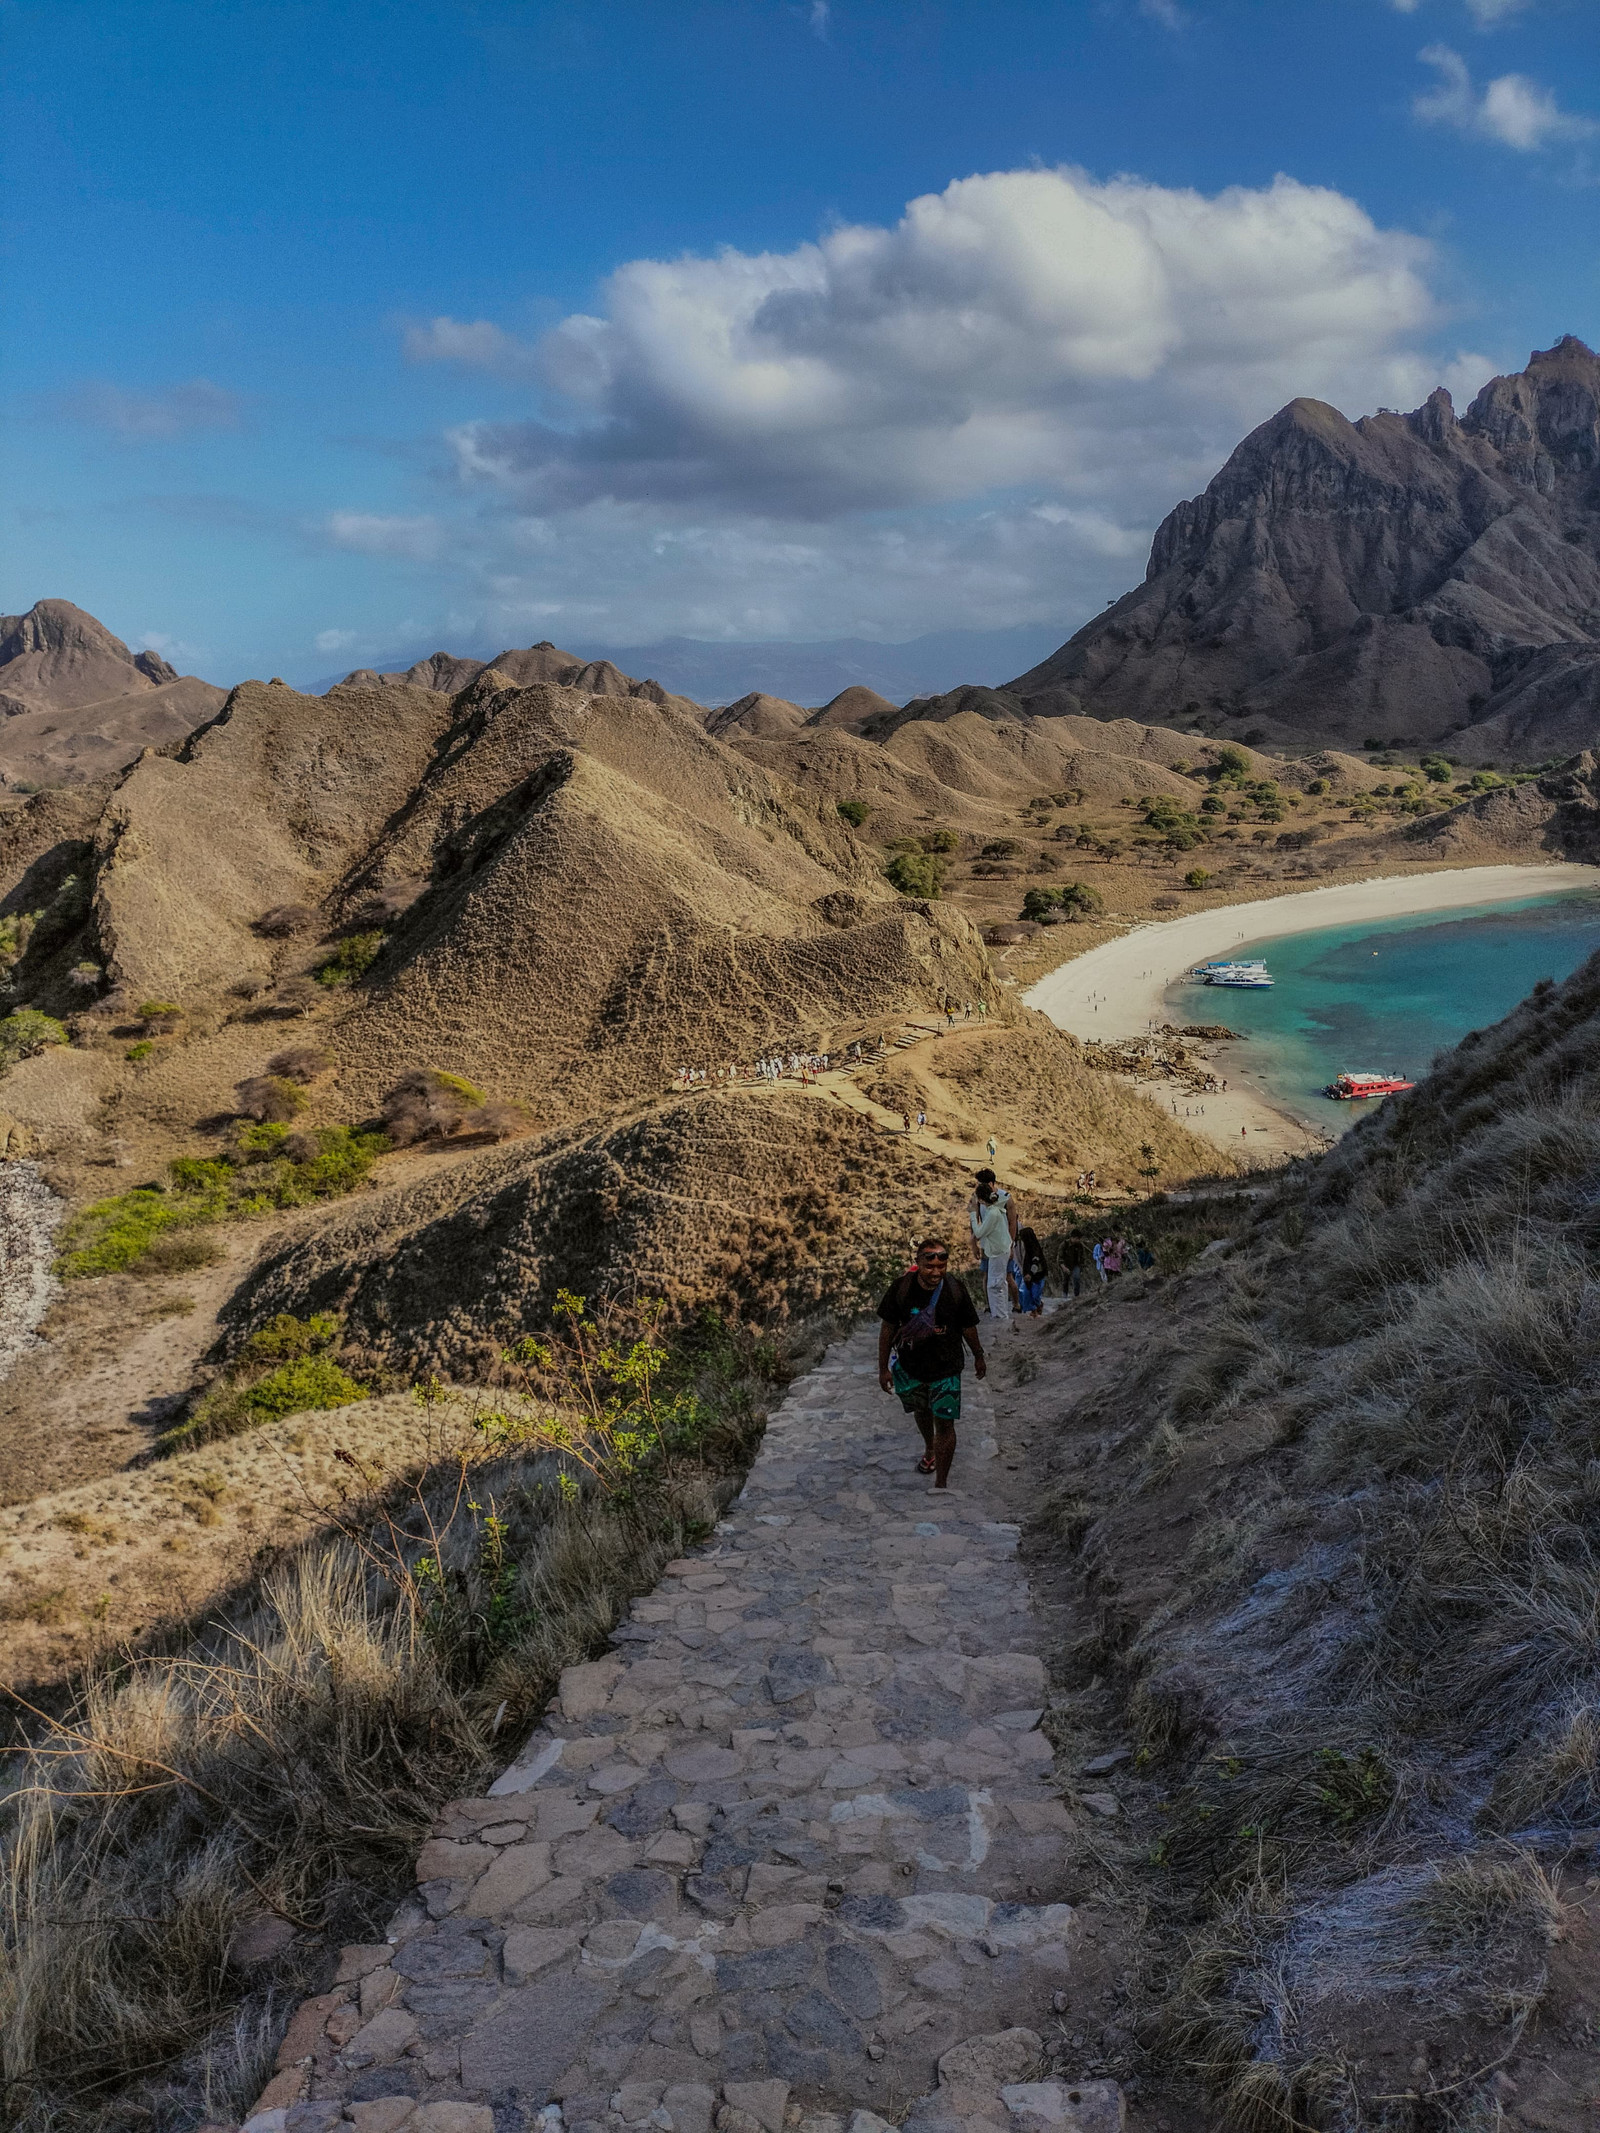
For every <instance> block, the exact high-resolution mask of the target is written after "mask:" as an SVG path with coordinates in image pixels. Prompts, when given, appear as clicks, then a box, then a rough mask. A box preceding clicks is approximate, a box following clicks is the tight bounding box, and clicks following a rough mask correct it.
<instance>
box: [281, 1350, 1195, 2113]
mask: <svg viewBox="0 0 1600 2133" xmlns="http://www.w3.org/2000/svg"><path fill="white" fill-rule="evenodd" d="M1041 1330H1042V1329H1041V1328H1039V1327H1038V1326H1035V1325H1024V1324H1020V1323H1018V1324H1017V1325H1015V1326H1013V1327H1010V1328H1004V1329H992V1332H991V1338H990V1348H991V1356H992V1367H991V1376H990V1379H989V1383H988V1385H987V1386H976V1385H975V1384H974V1382H973V1380H972V1379H971V1377H970V1376H969V1377H968V1379H967V1409H966V1418H965V1422H964V1425H963V1433H962V1446H961V1450H960V1452H959V1453H958V1456H957V1463H956V1471H955V1475H954V1482H955V1486H953V1487H952V1488H951V1489H950V1490H949V1491H948V1492H945V1493H944V1494H938V1493H937V1492H934V1491H932V1490H931V1489H930V1488H929V1486H928V1484H927V1483H926V1482H925V1481H924V1480H922V1479H921V1478H919V1477H918V1476H917V1474H916V1473H915V1472H914V1471H913V1460H914V1458H915V1454H916V1449H917V1440H916V1437H915V1434H914V1432H913V1431H912V1430H911V1428H910V1425H909V1423H908V1422H907V1421H906V1420H905V1418H904V1417H903V1416H902V1415H901V1414H900V1411H899V1408H898V1405H897V1404H896V1403H894V1402H893V1401H891V1400H889V1399H888V1398H886V1397H885V1396H884V1395H883V1394H882V1393H881V1392H880V1390H879V1388H878V1384H877V1373H876V1360H875V1327H874V1324H873V1322H870V1321H869V1322H868V1323H867V1324H866V1325H864V1326H862V1327H861V1328H859V1329H858V1330H857V1332H856V1333H854V1334H853V1335H851V1336H850V1338H849V1339H847V1340H845V1341H842V1342H840V1343H838V1344H837V1345H836V1346H835V1347H833V1348H832V1349H830V1350H829V1352H828V1354H827V1355H826V1357H825V1358H824V1359H823V1361H822V1363H821V1365H820V1366H819V1367H818V1368H817V1369H816V1370H815V1371H814V1372H813V1373H812V1374H811V1375H810V1376H809V1377H807V1378H804V1379H802V1380H800V1381H799V1382H798V1383H796V1384H795V1385H794V1386H793V1387H792V1388H791V1389H790V1391H789V1393H788V1395H787V1397H786V1398H785V1400H784V1402H783V1405H782V1407H781V1408H780V1409H779V1411H778V1412H777V1414H776V1415H775V1416H774V1417H773V1420H772V1422H771V1424H770V1426H769V1429H768V1432H767V1436H766V1439H765V1442H764V1444H763V1447H762V1450H761V1453H760V1456H759V1458H758V1460H757V1462H756V1465H755V1467H754V1469H753V1470H752V1472H751V1475H750V1479H749V1481H748V1483H747V1485H746V1488H745V1490H744V1493H743V1494H742V1496H741V1497H740V1498H739V1500H738V1502H737V1503H736V1504H735V1505H734V1506H733V1508H732V1509H731V1511H730V1513H729V1515H728V1517H727V1518H726V1520H725V1521H724V1522H723V1524H722V1525H721V1526H720V1527H719V1528H718V1530H717V1533H716V1535H715V1536H714V1538H713V1539H712V1540H711V1541H710V1542H709V1543H708V1544H707V1545H706V1546H705V1547H704V1548H703V1549H701V1550H700V1551H698V1552H697V1553H696V1554H695V1555H694V1556H692V1557H689V1558H687V1559H684V1560H682V1561H679V1562H677V1563H674V1564H672V1565H670V1566H669V1569H668V1573H667V1576H666V1578H665V1580H664V1581H663V1583H662V1585H661V1586H660V1587H659V1588H658V1589H657V1591H656V1592H655V1593H653V1594H652V1595H651V1596H650V1597H649V1598H647V1599H644V1600H641V1601H639V1602H637V1603H636V1604H635V1606H634V1608H633V1610H632V1614H631V1617H630V1619H629V1620H628V1621H627V1622H625V1623H624V1624H623V1626H622V1627H621V1628H620V1629H619V1630H618V1631H617V1632H616V1633H615V1635H614V1637H613V1639H612V1644H613V1650H612V1651H611V1652H610V1653H609V1654H608V1655H606V1656H605V1657H603V1658H601V1659H599V1660H597V1661H595V1662H593V1663H592V1664H589V1665H584V1666H579V1667H574V1668H571V1669H569V1670H568V1672H567V1673H566V1674H565V1675H564V1676H563V1677H562V1684H561V1691H560V1695H559V1697H558V1699H557V1702H556V1704H555V1705H554V1706H553V1707H552V1709H551V1710H550V1712H549V1713H548V1714H547V1715H546V1717H545V1719H544V1720H543V1721H542V1722H541V1724H540V1725H539V1727H538V1728H537V1729H536V1731H535V1733H534V1735H533V1737H532V1738H531V1739H530V1740H529V1741H528V1742H527V1743H526V1744H525V1746H524V1747H523V1749H522V1750H521V1752H520V1753H519V1754H518V1756H517V1757H516V1759H515V1761H514V1762H513V1764H512V1766H511V1767H510V1768H509V1769H508V1770H507V1771H506V1772H505V1773H504V1775H503V1776H501V1777H500V1778H499V1779H498V1780H497V1782H496V1783H495V1784H494V1785H493V1786H492V1787H491V1788H490V1790H489V1793H488V1794H487V1796H485V1797H482V1798H477V1799H468V1800H461V1801H458V1802H456V1803H454V1805H453V1806H452V1807H450V1808H448V1809H447V1810H446V1811H445V1813H444V1814H443V1815H442V1816H441V1818H440V1820H439V1822H438V1824H437V1825H436V1835H435V1837H434V1839H433V1840H432V1841H431V1842H430V1843H429V1844H428V1845H427V1846H426V1847H425V1848H424V1850H423V1852H422V1854H421V1856H420V1857H419V1859H418V1862H417V1876H418V1883H419V1886H418V1891H417V1894H416V1896H415V1897H414V1898H411V1899H408V1900H407V1901H406V1902H405V1903H404V1904H403V1905H402V1906H401V1908H400V1910H399V1912H398V1913H397V1915H396V1917H395V1919H394V1921H393V1924H392V1926H391V1929H390V1937H389V1939H388V1941H387V1943H383V1944H379V1945H376V1946H373V1947H368V1948H350V1949H346V1950H345V1951H344V1954H343V1957H342V1959H341V1962H340V1966H339V1969H338V1973H337V1978H336V1981H335V1983H334V1986H333V1989H332V1990H331V1991H330V1992H329V1993H327V1994H325V1995H323V1996H322V1997H321V1998H319V1999H317V2000H313V2001H309V2002H307V2003H306V2004H305V2005H304V2006H303V2007H302V2008H301V2010H300V2012H299V2013H298V2015H297V2016H296V2017H295V2019H294V2022H293V2024H292V2026H291V2029H290V2032H289V2035H288V2037H287V2039H286V2041H285V2045H284V2049H283V2051H282V2053H281V2054H280V2059H279V2067H280V2071H279V2072H278V2073H277V2074H276V2075H275V2077H274V2079H273V2081H272V2083H271V2085H270V2086H269V2088H268V2090H267V2091H266V2093H265V2094H264V2095H263V2096H262V2098H261V2099H260V2101H259V2103H258V2105H257V2108H256V2112H255V2114H254V2116H253V2117H252V2119H251V2120H249V2121H247V2133H280V2128H282V2127H283V2126H284V2124H285V2122H286V2121H285V2119H284V2118H283V2117H282V2116H280V2114H283V2113H286V2112H288V2111H290V2110H293V2111H294V2113H295V2116H294V2120H293V2126H294V2129H295V2133H299V2129H300V2128H301V2127H305V2128H307V2129H310V2128H311V2127H312V2125H313V2122H315V2125H316V2127H317V2128H319V2129H324V2128H325V2129H326V2133H332V2128H333V2126H334V2125H335V2124H336V2123H337V2121H338V2120H339V2118H340V2116H341V2113H353V2114H356V2122H357V2124H358V2125H359V2126H362V2127H363V2128H364V2129H365V2133H374V2129H377V2128H378V2127H379V2123H380V2116H381V2127H382V2133H391V2129H395V2133H397V2129H398V2128H399V2127H401V2126H402V2124H404V2123H405V2122H406V2121H407V2120H408V2119H410V2118H411V2117H412V2116H413V2108H414V2107H417V2106H419V2107H420V2110H418V2111H417V2113H416V2118H417V2123H416V2128H415V2133H492V2129H493V2128H494V2127H495V2126H496V2125H501V2124H511V2123H514V2124H516V2125H517V2126H518V2127H525V2126H526V2127H531V2126H534V2125H539V2126H543V2127H547V2128H549V2127H555V2126H558V2125H563V2126H571V2127H585V2128H588V2129H590V2133H611V2129H617V2128H620V2127H622V2126H624V2125H629V2124H643V2123H649V2124H652V2125H655V2126H660V2127H663V2128H672V2129H678V2133H690V2129H692V2133H708V2129H709V2128H710V2127H711V2125H712V2123H713V2120H715V2123H716V2124H717V2125H718V2127H719V2128H722V2129H723V2133H784V2128H785V2127H786V2126H795V2125H798V2126H801V2127H804V2128H807V2129H808V2133H846V2129H847V2128H848V2129H849V2133H875V2129H877V2128H879V2127H881V2126H883V2125H884V2124H885V2123H886V2121H892V2122H895V2123H901V2122H903V2123H905V2124H906V2125H907V2126H908V2127H910V2128H912V2129H913V2133H954V2129H955V2128H957V2127H960V2126H966V2127H972V2126H985V2125H988V2126H993V2127H995V2128H1001V2127H1005V2128H1011V2129H1016V2128H1023V2127H1039V2126H1043V2125H1061V2126H1068V2127H1072V2128H1075V2129H1077V2133H1115V2129H1117V2128H1119V2127H1121V2125H1122V2124H1123V2122H1124V2121H1123V2111H1124V2098H1123V2096H1122V2093H1121V2092H1120V2090H1119V2089H1118V2087H1117V2084H1116V2082H1115V2081H1114V2080H1112V2079H1109V2078H1107V2076H1106V2073H1105V2071H1104V2070H1103V2069H1102V2070H1101V2071H1099V2072H1098V2073H1095V2074H1091V2073H1087V2072H1085V2069H1084V2068H1083V2066H1082V2065H1081V2064H1075V2063H1073V2061H1072V2057H1071V2047H1070V2045H1069V2044H1068V2034H1069V2033H1068V2031H1067V2029H1066V2028H1065V2027H1064V2026H1063V2024H1062V2022H1061V2020H1060V2019H1059V2012H1060V2010H1062V2009H1063V2008H1065V2007H1067V2006H1068V2004H1069V2003H1070V2002H1075V2001H1077V2000H1078V1998H1079V1997H1080V1996H1081V1995H1083V1994H1084V1993H1086V1992H1093V1991H1094V1989H1095V1988H1096V1987H1097V1986H1098V1985H1099V1984H1100V1983H1102V1982H1103V1977H1102V1976H1101V1975H1100V1974H1099V1971H1098V1969H1097V1965H1098V1964H1099V1960H1100V1959H1099V1957H1098V1956H1097V1954H1096V1952H1095V1949H1094V1946H1093V1943H1094V1942H1095V1941H1097V1940H1098V1938H1099V1927H1098V1925H1096V1924H1095V1923H1093V1922H1092V1921H1093V1914H1092V1913H1089V1914H1085V1913H1083V1912H1080V1911H1079V1910H1077V1909H1075V1908H1074V1907H1073V1905H1072V1904H1070V1903H1069V1902H1067V1901H1066V1900H1065V1895H1066V1890H1065V1885H1064V1877H1065V1875H1066V1874H1067V1872H1068V1871H1069V1867H1068V1863H1067V1862H1068V1861H1069V1859H1070V1858H1071V1857H1072V1855H1073V1853H1074V1846H1073V1844H1072V1843H1071V1842H1069V1841H1068V1839H1069V1835H1070V1832H1071V1831H1072V1830H1073V1828H1074V1826H1075V1821H1076V1819H1077V1818H1076V1817H1075V1816H1074V1814H1073V1812H1072V1811H1071V1809H1069V1807H1068V1806H1067V1805H1066V1804H1064V1802H1063V1800H1062V1798H1061V1796H1060V1784H1059V1781H1058V1780H1057V1778H1056V1774H1055V1768H1054V1760H1055V1759H1054V1753H1053V1749H1052V1746H1051V1741H1050V1738H1049V1737H1048V1736H1047V1735H1046V1733H1045V1732H1044V1731H1042V1730H1041V1729H1040V1720H1041V1718H1043V1717H1044V1715H1045V1714H1046V1711H1047V1709H1048V1707H1049V1705H1050V1703H1051V1700H1052V1699H1051V1694H1050V1690H1049V1687H1048V1678H1047V1669H1046V1665H1045V1661H1044V1657H1043V1651H1044V1648H1045V1646H1046V1643H1047V1637H1046V1633H1045V1630H1044V1628H1043V1625H1042V1623H1041V1619H1040V1617H1039V1616H1038V1615H1037V1614H1036V1613H1035V1610H1034V1605H1033V1601H1032V1598H1031V1596H1030V1592H1029V1587H1028V1583H1027V1580H1026V1577H1025V1575H1024V1572H1023V1569H1022V1567H1021V1564H1020V1562H1019V1559H1018V1542H1019V1536H1020V1533H1021V1527H1020V1524H1019V1523H1018V1519H1017V1514H1018V1511H1019V1508H1020V1503H1021V1501H1022V1500H1023V1499H1024V1498H1025V1497H1026V1496H1028V1495H1029V1494H1031V1493H1032V1492H1033V1490H1034V1486H1035V1477H1034V1475H1033V1474H1031V1473H1024V1472H1020V1471H1019V1468H1020V1465H1021V1458H1020V1454H1019V1455H1018V1456H1017V1457H1012V1456H1010V1455H1008V1454H1007V1453H1006V1452H1005V1451H1004V1450H1003V1449H1002V1445H1001V1442H1000V1439H999V1437H997V1435H996V1430H997V1428H998V1429H999V1431H1000V1434H1001V1436H1003V1435H1004V1433H1005V1427H1006V1425H1005V1420H1004V1412H1003V1411H1004V1409H1005V1407H1006V1405H1007V1403H1008V1398H1009V1393H1008V1390H1007V1387H1008V1386H1009V1385H1011V1384H1016V1383H1023V1382H1026V1380H1027V1379H1028V1377H1029V1376H1030V1375H1031V1372H1030V1371H1029V1369H1028V1368H1027V1362H1026V1354H1027V1350H1028V1349H1029V1348H1030V1347H1031V1345H1032V1344H1033V1343H1035V1342H1036V1341H1037V1339H1038V1338H1039V1336H1040V1332H1041ZM1051 1641H1053V1638H1052V1640H1051ZM1082 2041H1083V2040H1082V2038H1079V2039H1078V2042H1079V2043H1082ZM1063 2049H1065V2050H1066V2052H1067V2054H1068V2056H1067V2058H1066V2059H1065V2060H1063V2058H1062V2056H1061V2053H1062V2051H1063ZM380 2103H382V2104H383V2106H384V2109H383V2111H382V2113H381V2114H379V2113H378V2112H377V2111H376V2108H375V2107H376V2106H377V2105H379V2104H380ZM908 2108H909V2115H908ZM1128 2122H1129V2123H1130V2124H1131V2125H1133V2126H1136V2127H1140V2126H1145V2125H1153V2124H1154V2120H1153V2119H1152V2118H1149V2117H1148V2116H1143V2115H1141V2114H1140V2112H1139V2110H1138V2108H1137V2106H1136V2108H1135V2112H1134V2115H1133V2117H1132V2118H1131V2119H1130V2120H1129V2121H1128Z"/></svg>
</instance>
